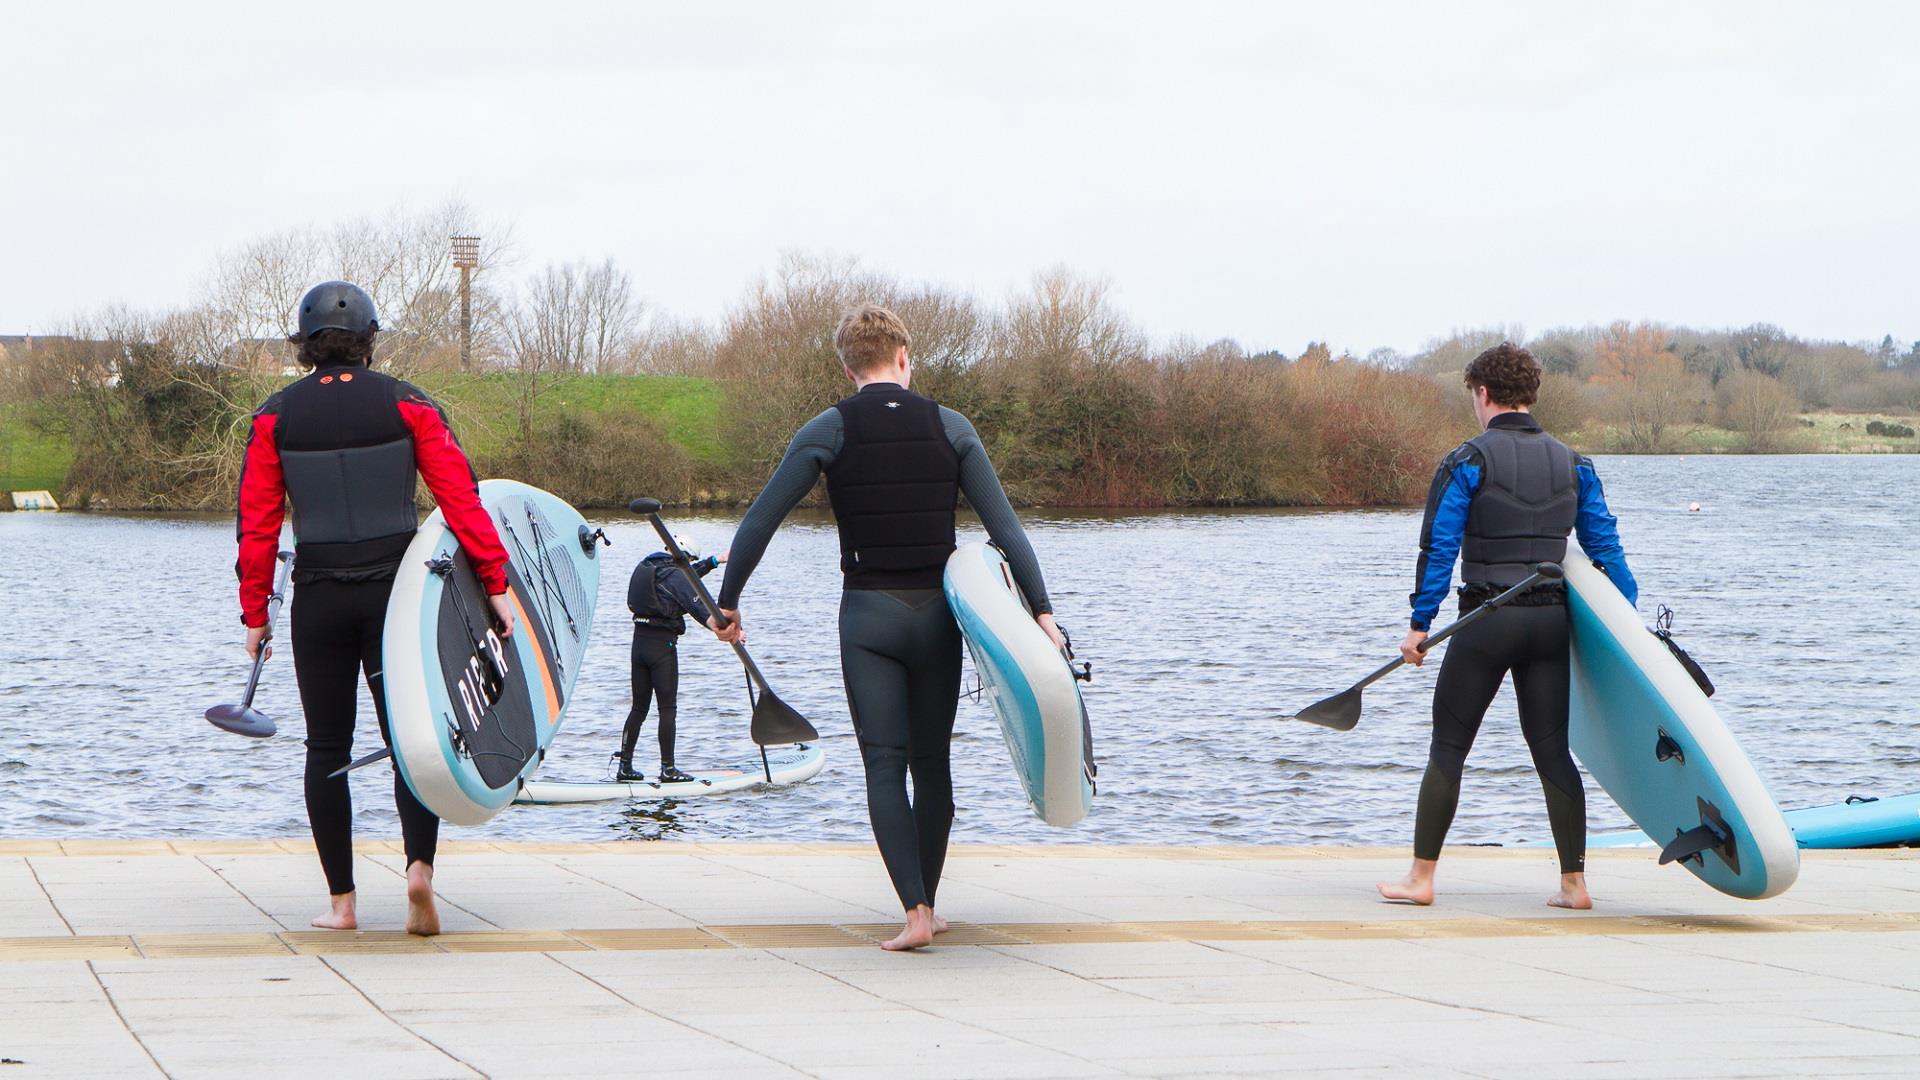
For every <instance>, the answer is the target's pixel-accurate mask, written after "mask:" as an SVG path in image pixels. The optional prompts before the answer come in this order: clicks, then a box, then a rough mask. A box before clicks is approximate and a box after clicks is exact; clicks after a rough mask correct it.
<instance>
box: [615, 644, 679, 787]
mask: <svg viewBox="0 0 1920 1080" xmlns="http://www.w3.org/2000/svg"><path fill="white" fill-rule="evenodd" d="M655 697H658V698H659V699H660V767H661V769H662V770H665V769H669V768H672V767H673V737H674V731H673V721H674V717H675V716H676V715H677V714H678V712H679V706H678V701H679V697H680V648H679V644H678V639H677V637H676V636H675V635H672V634H660V633H652V632H649V631H647V630H645V629H639V628H636V629H635V630H634V632H633V707H632V708H630V709H628V710H627V727H626V730H625V731H623V732H621V733H620V765H621V767H622V768H629V769H630V768H632V767H633V745H634V743H636V742H639V741H640V728H641V726H642V725H644V724H645V723H646V722H647V705H648V703H649V702H650V701H651V700H652V699H653V698H655Z"/></svg>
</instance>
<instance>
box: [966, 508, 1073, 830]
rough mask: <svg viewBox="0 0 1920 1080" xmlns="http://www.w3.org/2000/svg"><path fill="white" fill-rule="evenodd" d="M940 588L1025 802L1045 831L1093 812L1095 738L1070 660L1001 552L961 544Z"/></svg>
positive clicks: (1065, 824) (1071, 822)
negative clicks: (1035, 614) (1046, 827)
mask: <svg viewBox="0 0 1920 1080" xmlns="http://www.w3.org/2000/svg"><path fill="white" fill-rule="evenodd" d="M944 584H945V586H946V591H947V603H948V604H949V605H950V606H951V607H952V608H953V616H954V619H955V621H957V622H958V623H959V624H960V635H961V637H963V638H965V639H966V642H967V651H968V652H969V653H970V654H972V656H973V667H974V670H975V671H976V672H977V673H978V674H979V676H980V686H981V689H982V691H983V692H984V693H985V695H986V698H987V701H988V703H989V704H991V705H992V706H993V715H994V716H995V717H996V718H998V719H999V721H1000V732H1001V734H1003V735H1005V736H1006V739H1007V752H1008V753H1009V754H1011V755H1012V757H1013V771H1014V773H1015V774H1016V775H1017V776H1019V778H1020V786H1021V787H1022V788H1023V789H1025V791H1026V794H1027V802H1028V803H1030V804H1031V805H1032V806H1033V812H1034V813H1035V814H1038V815H1039V816H1040V820H1041V821H1044V822H1046V823H1047V824H1049V825H1057V826H1063V827H1064V826H1067V825H1073V824H1076V823H1078V822H1079V821H1080V819H1082V818H1084V817H1086V816H1087V812H1088V811H1089V810H1091V809H1092V808H1093V754H1092V740H1093V736H1092V730H1091V727H1090V725H1089V723H1088V720H1087V706H1086V703H1085V702H1083V701H1082V700H1081V699H1080V684H1079V681H1078V680H1077V679H1075V678H1074V673H1073V666H1072V664H1071V662H1070V658H1069V657H1067V656H1065V655H1063V654H1062V653H1061V651H1060V650H1059V649H1058V648H1056V647H1055V646H1054V644H1053V641H1052V639H1050V638H1048V637H1047V633H1046V631H1044V630H1042V629H1040V624H1038V623H1036V622H1034V621H1033V609H1032V608H1031V607H1029V606H1028V604H1027V600H1026V597H1025V596H1023V595H1021V592H1020V587H1019V586H1018V585H1017V584H1015V583H1014V580H1013V573H1012V571H1011V570H1009V569H1008V567H1007V559H1006V556H1004V555H1002V554H1000V549H999V548H996V547H994V546H992V545H991V544H979V543H973V544H962V545H960V547H958V548H956V549H955V550H954V553H953V554H952V555H951V556H949V557H948V558H947V570H946V574H945V577H944Z"/></svg>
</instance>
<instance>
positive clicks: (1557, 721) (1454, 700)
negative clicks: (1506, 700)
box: [1413, 606, 1587, 874]
mask: <svg viewBox="0 0 1920 1080" xmlns="http://www.w3.org/2000/svg"><path fill="white" fill-rule="evenodd" d="M1567 645H1568V625H1567V609H1566V608H1565V607H1564V606H1548V607H1503V608H1499V609H1497V610H1494V611H1491V612H1488V613H1487V615H1486V616H1485V617H1484V618H1482V619H1480V620H1479V621H1478V622H1475V623H1474V624H1472V625H1471V626H1468V627H1466V628H1465V629H1463V630H1461V631H1460V632H1459V633H1457V634H1455V635H1454V636H1453V637H1452V638H1451V639H1450V640H1449V641H1448V643H1447V654H1446V658H1445V659H1444V660H1442V661H1441V664H1440V678H1439V681H1438V682H1437V683H1436V684H1435V686H1434V690H1433V744H1432V748H1431V750H1430V751H1429V752H1428V756H1427V773H1426V776H1425V777H1424V778H1423V779H1422V780H1421V782H1420V809H1419V812H1418V814H1417V815H1416V817H1415V819H1414V829H1413V854H1414V857H1415V858H1419V859H1438V858H1439V857H1440V847H1441V845H1442V844H1443V843H1445V841H1446V838H1447V829H1448V828H1449V827H1450V826H1451V825H1452V824H1453V814H1454V810H1455V809H1456V808H1457V807H1458V806H1459V805H1460V776H1461V773H1462V772H1463V770H1464V769H1465V768H1466V763H1467V752H1468V751H1469V750H1471V749H1473V737H1474V735H1476V734H1477V733H1478V732H1479V731H1480V721H1481V719H1482V718H1483V717H1485V716H1486V712H1487V706H1489V705H1491V704H1492V703H1493V696H1494V694H1496V693H1498V692H1499V690H1500V683H1501V682H1502V681H1503V680H1504V679H1505V678H1506V675H1507V672H1509V671H1511V672H1513V691H1514V696H1515V697H1517V698H1518V699H1519V705H1520V731H1521V733H1522V734H1523V735H1525V736H1526V740H1527V749H1528V750H1530V751H1531V752H1532V754H1533V767H1534V769H1535V771H1537V772H1538V773H1539V774H1540V788H1541V790H1542V792H1543V793H1544V794H1545V795H1546V800H1547V822H1548V824H1549V826H1550V827H1551V828H1552V830H1553V843H1554V847H1555V848H1557V849H1558V850H1559V854H1560V872H1561V873H1563V874H1571V873H1576V872H1579V871H1581V870H1583V869H1584V868H1585V865H1586V848H1587V805H1586V794H1585V792H1584V790H1583V789H1582V787H1581V784H1580V770H1579V769H1578V768H1576V767H1575V766H1574V764H1573V752H1572V751H1571V750H1570V749H1568V747H1567V681H1568V677H1569V676H1568V670H1567Z"/></svg>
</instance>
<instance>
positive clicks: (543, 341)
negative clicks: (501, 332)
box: [508, 259, 643, 447]
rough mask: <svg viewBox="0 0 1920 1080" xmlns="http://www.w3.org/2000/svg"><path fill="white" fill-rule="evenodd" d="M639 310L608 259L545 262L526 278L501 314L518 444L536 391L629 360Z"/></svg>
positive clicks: (528, 439) (527, 436) (526, 438)
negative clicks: (505, 318) (514, 302)
mask: <svg viewBox="0 0 1920 1080" xmlns="http://www.w3.org/2000/svg"><path fill="white" fill-rule="evenodd" d="M642 310H643V307H642V305H641V303H640V302H639V301H638V300H636V299H634V296H633V282H632V280H631V279H630V278H629V277H628V276H627V273H626V271H624V270H622V269H620V268H619V267H618V266H616V265H615V264H614V262H613V260H612V259H608V260H606V261H605V262H602V263H599V264H598V265H595V264H590V263H586V262H579V263H561V264H554V265H549V266H548V267H547V268H546V269H545V270H543V271H541V272H540V273H538V274H535V275H533V276H532V277H531V278H528V279H527V282H526V286H525V290H524V293H523V296H522V298H521V301H520V304H519V305H518V306H517V307H516V308H515V309H514V310H513V313H512V317H511V319H510V321H509V324H508V325H509V341H510V343H511V354H512V360H511V362H510V365H509V369H510V370H511V371H512V372H513V375H514V383H515V395H514V397H515V404H516V408H517V420H518V427H519V435H520V443H521V445H522V446H523V447H524V446H528V445H531V443H532V440H533V437H534V418H535V416H534V411H535V407H536V405H537V403H538V401H539V399H540V398H541V397H543V396H545V395H546V394H548V393H550V392H552V391H553V390H554V389H556V388H557V387H559V386H560V385H562V384H563V383H565V382H566V381H568V380H570V379H573V378H575V377H578V376H580V375H583V374H589V373H593V372H599V371H617V370H620V369H621V368H623V367H624V366H627V365H629V364H630V363H631V357H632V352H633V349H634V345H635V341H636V330H637V324H638V320H639V317H640V313H641V311H642Z"/></svg>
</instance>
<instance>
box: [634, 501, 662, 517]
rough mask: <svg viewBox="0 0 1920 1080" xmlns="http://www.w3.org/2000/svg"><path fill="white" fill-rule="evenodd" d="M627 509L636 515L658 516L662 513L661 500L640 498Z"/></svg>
mask: <svg viewBox="0 0 1920 1080" xmlns="http://www.w3.org/2000/svg"><path fill="white" fill-rule="evenodd" d="M627 509H628V510H631V511H632V512H634V513H636V514H657V513H659V512H660V500H659V499H648V498H644V497H643V498H638V499H635V500H633V501H632V502H630V503H628V504H627Z"/></svg>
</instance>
